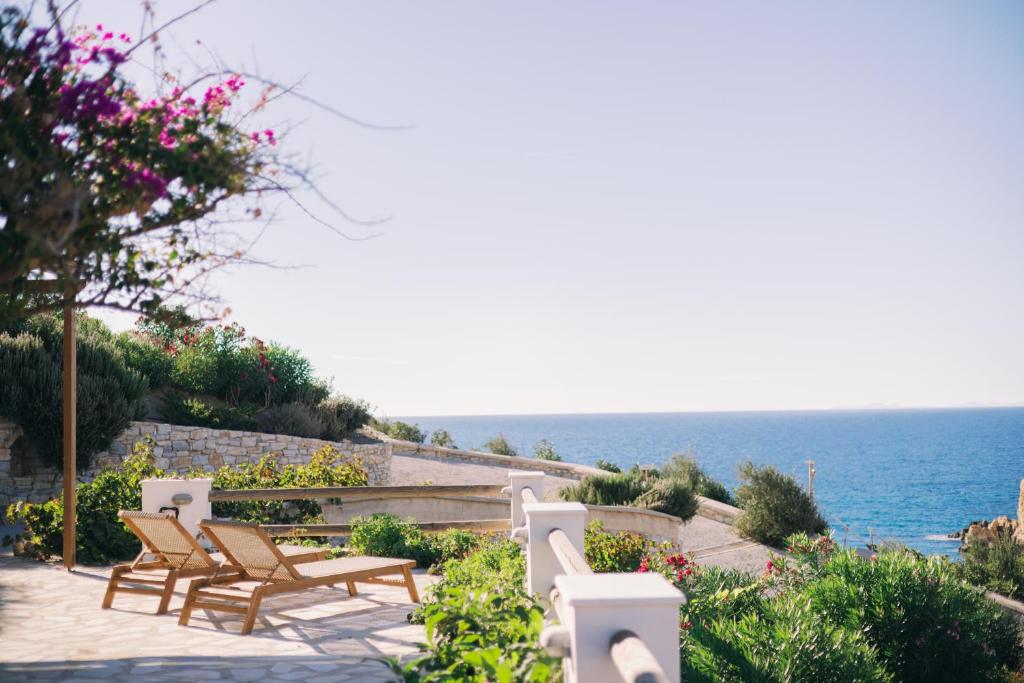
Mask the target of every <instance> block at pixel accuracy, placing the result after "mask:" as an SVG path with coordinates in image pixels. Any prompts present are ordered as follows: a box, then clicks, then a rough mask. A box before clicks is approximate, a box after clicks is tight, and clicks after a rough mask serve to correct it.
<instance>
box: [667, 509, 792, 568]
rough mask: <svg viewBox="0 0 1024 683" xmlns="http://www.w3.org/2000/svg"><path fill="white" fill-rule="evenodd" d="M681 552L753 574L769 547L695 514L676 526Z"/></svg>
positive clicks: (762, 565)
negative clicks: (684, 522) (678, 526)
mask: <svg viewBox="0 0 1024 683" xmlns="http://www.w3.org/2000/svg"><path fill="white" fill-rule="evenodd" d="M679 545H680V547H681V548H682V549H683V552H686V553H694V554H695V555H696V560H697V562H698V563H700V564H712V565H716V566H719V567H727V568H731V569H739V570H741V571H745V572H750V573H752V574H755V575H759V574H762V573H764V570H765V566H766V565H767V564H768V557H769V553H771V552H772V549H771V548H769V547H768V546H764V545H761V544H760V543H757V542H756V541H751V540H748V539H745V538H743V537H742V536H740V535H739V534H738V533H736V530H735V529H734V528H733V527H732V526H730V525H728V524H723V523H722V522H718V521H715V520H713V519H708V518H707V517H701V516H696V517H694V518H693V519H691V520H690V521H689V522H687V523H686V524H684V525H683V526H682V527H680V529H679Z"/></svg>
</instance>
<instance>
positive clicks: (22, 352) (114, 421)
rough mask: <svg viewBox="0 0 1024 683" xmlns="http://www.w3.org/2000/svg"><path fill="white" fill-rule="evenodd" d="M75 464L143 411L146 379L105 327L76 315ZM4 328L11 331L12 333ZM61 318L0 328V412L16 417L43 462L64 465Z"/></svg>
mask: <svg viewBox="0 0 1024 683" xmlns="http://www.w3.org/2000/svg"><path fill="white" fill-rule="evenodd" d="M78 326H79V330H78V335H77V339H78V343H77V354H78V359H77V363H78V372H77V389H76V394H77V412H76V418H77V425H78V428H77V439H76V445H77V453H76V455H77V458H76V460H77V466H78V467H79V468H80V469H86V468H87V467H88V466H89V463H90V462H91V459H92V456H93V455H95V454H96V453H98V452H100V451H102V450H105V449H106V448H108V447H109V446H110V444H111V442H112V441H113V440H114V439H115V438H116V437H117V436H118V435H119V434H121V433H122V432H123V431H124V430H125V428H126V427H128V425H129V424H130V423H131V421H132V420H135V419H139V418H141V417H142V416H143V415H144V413H145V403H144V400H143V397H144V395H145V393H146V391H147V388H148V385H147V382H146V379H145V378H144V377H143V376H142V375H140V374H139V373H137V372H135V371H134V370H131V369H129V368H128V367H127V366H126V365H125V362H124V358H123V356H122V353H121V351H120V350H119V349H118V348H117V346H116V345H115V344H114V342H113V337H112V335H111V334H110V331H109V330H107V329H106V327H104V326H103V325H102V323H99V322H98V321H95V320H93V319H91V318H89V317H88V316H85V315H79V316H78ZM9 332H14V335H15V336H11V334H9ZM63 340H64V334H63V322H62V318H61V316H59V315H38V316H34V317H32V318H30V319H28V320H24V321H17V322H16V323H14V324H10V325H8V332H5V333H3V334H0V416H4V417H8V418H11V419H13V420H14V421H15V422H17V423H18V424H19V425H20V426H21V428H22V429H23V430H24V432H25V434H26V436H27V437H28V439H29V440H30V441H31V443H32V445H33V447H34V448H35V449H36V451H37V452H38V453H39V455H40V456H41V457H42V458H43V459H44V460H45V461H46V462H48V463H50V464H51V465H53V466H54V467H57V468H63V464H64V460H63V434H64V423H63V404H64V398H63V390H64V381H63V377H62V369H63V366H64V361H63V355H62V353H63V352H62V349H63Z"/></svg>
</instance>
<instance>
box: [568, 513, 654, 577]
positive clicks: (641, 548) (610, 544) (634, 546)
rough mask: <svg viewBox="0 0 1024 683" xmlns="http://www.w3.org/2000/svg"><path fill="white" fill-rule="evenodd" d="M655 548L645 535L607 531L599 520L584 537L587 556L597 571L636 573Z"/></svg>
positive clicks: (595, 521) (584, 550)
mask: <svg viewBox="0 0 1024 683" xmlns="http://www.w3.org/2000/svg"><path fill="white" fill-rule="evenodd" d="M651 545H652V544H651V542H650V540H649V539H648V538H647V537H646V536H644V535H643V534H637V533H633V532H631V531H623V532H620V533H612V532H608V531H605V530H604V524H602V523H601V521H600V520H597V519H595V520H594V521H592V522H590V523H589V524H587V529H586V533H585V534H584V536H583V556H584V558H585V559H586V560H587V564H588V565H590V568H591V569H593V570H594V571H595V572H635V571H636V570H637V569H638V568H639V567H640V562H641V561H642V560H643V558H644V556H645V555H646V554H647V552H648V549H649V548H650V547H651Z"/></svg>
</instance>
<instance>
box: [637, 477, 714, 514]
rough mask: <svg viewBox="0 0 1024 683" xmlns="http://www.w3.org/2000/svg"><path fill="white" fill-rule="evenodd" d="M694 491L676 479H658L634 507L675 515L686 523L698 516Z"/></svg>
mask: <svg viewBox="0 0 1024 683" xmlns="http://www.w3.org/2000/svg"><path fill="white" fill-rule="evenodd" d="M698 505H699V503H698V501H697V496H695V495H694V494H693V489H691V488H690V487H688V486H687V485H686V484H684V483H682V482H680V481H677V480H675V479H658V480H656V481H654V483H653V484H652V485H651V486H650V488H648V489H647V490H646V491H644V492H643V493H641V494H640V495H639V496H637V498H636V500H634V501H633V506H634V507H641V508H647V509H648V510H656V511H657V512H664V513H665V514H667V515H675V516H676V517H678V518H679V519H681V520H683V521H684V522H685V521H687V520H689V519H690V518H692V517H693V516H694V515H695V514H697V507H698Z"/></svg>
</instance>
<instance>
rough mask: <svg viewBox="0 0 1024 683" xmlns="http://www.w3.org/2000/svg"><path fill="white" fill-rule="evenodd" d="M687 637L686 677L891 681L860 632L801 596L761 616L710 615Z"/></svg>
mask: <svg viewBox="0 0 1024 683" xmlns="http://www.w3.org/2000/svg"><path fill="white" fill-rule="evenodd" d="M689 638H690V651H689V656H688V657H687V658H686V660H685V661H684V662H683V679H684V680H686V681H707V682H708V683H710V682H712V681H715V682H718V681H728V682H736V683H741V682H742V683H746V682H747V681H766V682H767V681H794V682H798V681H806V682H807V683H817V682H818V681H836V682H840V681H841V682H843V683H846V682H849V683H858V682H863V683H875V682H883V681H891V680H893V679H892V677H891V676H889V675H888V674H887V673H886V671H885V670H884V669H883V668H882V667H881V666H880V664H879V663H878V660H877V657H876V656H875V652H874V650H873V649H872V648H871V646H870V645H869V644H868V643H867V642H866V640H865V638H864V636H863V635H862V634H861V633H859V632H858V631H855V630H847V629H843V628H841V627H837V626H835V625H833V624H830V623H829V622H827V621H825V620H823V619H822V618H821V616H820V615H819V614H817V613H816V612H815V611H814V609H813V608H812V607H811V604H810V601H809V600H807V599H806V598H802V597H800V596H795V595H785V596H782V597H780V598H777V599H776V600H774V601H772V602H771V603H769V606H768V608H767V609H766V610H765V611H764V613H762V614H758V613H753V612H748V613H746V614H743V615H742V616H740V617H738V618H736V619H730V618H722V617H717V618H712V619H709V620H707V621H705V622H704V623H703V624H702V625H700V626H694V627H693V629H692V630H691V631H690V634H689Z"/></svg>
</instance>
